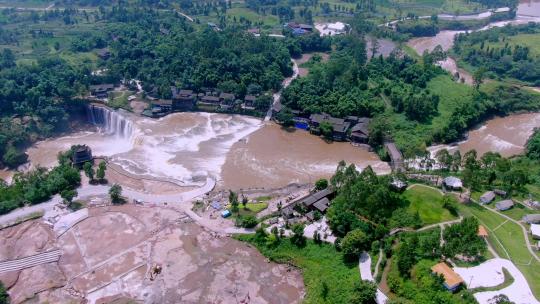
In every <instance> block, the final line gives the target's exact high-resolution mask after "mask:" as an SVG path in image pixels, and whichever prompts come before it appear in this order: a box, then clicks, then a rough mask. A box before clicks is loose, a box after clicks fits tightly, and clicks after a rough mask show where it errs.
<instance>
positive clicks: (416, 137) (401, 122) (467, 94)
mask: <svg viewBox="0 0 540 304" xmlns="http://www.w3.org/2000/svg"><path fill="white" fill-rule="evenodd" d="M427 87H428V89H429V90H430V91H431V92H432V93H433V94H436V95H439V97H440V100H439V106H438V112H439V113H438V115H437V116H435V117H434V118H433V119H432V120H431V121H427V122H423V123H418V122H415V121H411V120H409V119H407V117H406V116H405V115H404V114H397V113H392V114H391V118H390V122H391V124H392V127H393V129H394V130H393V136H394V140H395V141H396V143H397V144H398V146H399V147H400V148H401V149H402V152H403V153H404V155H405V156H406V157H412V156H414V155H415V154H416V153H419V152H423V151H425V141H429V140H431V136H432V134H434V133H436V132H438V131H437V130H441V129H443V128H444V127H445V126H446V125H447V124H448V120H449V119H450V116H451V115H452V111H453V110H454V109H455V108H456V107H457V106H458V105H459V104H462V103H463V102H467V101H470V100H471V99H472V96H473V88H472V87H470V86H468V85H466V84H462V83H457V82H455V81H454V80H453V79H452V77H450V75H448V74H442V75H439V76H437V77H435V78H433V79H432V80H431V81H429V82H428V85H427ZM428 144H429V143H428Z"/></svg>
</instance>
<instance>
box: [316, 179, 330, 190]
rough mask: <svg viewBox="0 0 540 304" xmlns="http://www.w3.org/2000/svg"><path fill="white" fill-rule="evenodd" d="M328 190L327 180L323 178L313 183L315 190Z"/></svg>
mask: <svg viewBox="0 0 540 304" xmlns="http://www.w3.org/2000/svg"><path fill="white" fill-rule="evenodd" d="M326 188H328V180H327V179H325V178H321V179H319V180H318V181H316V182H315V189H317V190H324V189H326Z"/></svg>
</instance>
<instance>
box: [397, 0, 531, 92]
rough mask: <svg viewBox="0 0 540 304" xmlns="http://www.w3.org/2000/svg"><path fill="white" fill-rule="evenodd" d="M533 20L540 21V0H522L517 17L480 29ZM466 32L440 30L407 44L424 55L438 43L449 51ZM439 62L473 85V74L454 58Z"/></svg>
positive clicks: (444, 67) (453, 73)
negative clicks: (455, 40) (461, 34)
mask: <svg viewBox="0 0 540 304" xmlns="http://www.w3.org/2000/svg"><path fill="white" fill-rule="evenodd" d="M531 21H534V22H540V0H522V1H520V3H519V5H518V9H517V12H516V18H515V19H513V20H505V21H498V22H492V23H490V24H488V25H486V26H485V27H483V28H481V29H479V30H480V31H483V30H487V29H490V28H493V27H502V26H505V25H508V24H512V25H518V24H526V23H528V22H531ZM464 32H465V31H440V32H439V33H437V35H435V36H433V37H419V38H414V39H411V40H409V41H408V42H407V45H408V46H410V47H411V48H413V49H414V50H416V52H417V53H418V54H420V55H422V54H423V53H424V51H426V50H427V51H429V52H431V51H433V49H434V48H435V47H436V46H437V45H440V46H441V47H442V49H443V50H444V51H448V50H449V49H451V48H452V46H453V45H454V37H455V36H456V35H457V34H460V33H464ZM438 64H439V65H440V66H441V67H442V68H443V69H445V70H447V71H448V72H450V73H451V74H452V75H456V73H459V75H460V79H461V80H462V81H463V82H465V83H467V84H471V85H472V76H471V74H470V73H469V72H468V71H466V70H464V69H462V68H460V67H458V65H457V63H456V61H455V59H454V58H452V57H447V58H446V59H445V60H444V61H441V62H439V63H438Z"/></svg>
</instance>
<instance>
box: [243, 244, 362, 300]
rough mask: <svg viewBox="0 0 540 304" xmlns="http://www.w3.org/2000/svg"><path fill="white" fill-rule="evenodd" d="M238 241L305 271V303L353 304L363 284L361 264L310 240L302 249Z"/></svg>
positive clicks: (332, 248)
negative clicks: (349, 262) (354, 295)
mask: <svg viewBox="0 0 540 304" xmlns="http://www.w3.org/2000/svg"><path fill="white" fill-rule="evenodd" d="M236 238H238V239H239V240H242V241H245V242H248V243H250V244H252V245H254V246H255V247H257V249H258V250H259V251H260V252H261V253H262V254H263V255H264V256H266V257H268V258H269V259H270V260H271V261H274V262H277V263H283V264H290V265H293V266H296V267H298V268H300V269H302V274H303V276H304V284H305V286H306V292H307V294H306V298H305V302H304V303H336V304H338V303H343V304H345V303H350V299H351V298H352V296H353V294H354V287H355V283H357V282H358V281H360V273H359V271H358V262H357V261H355V263H351V264H345V263H344V262H343V261H344V259H343V254H342V253H341V252H338V251H336V249H335V248H334V246H331V245H328V244H320V245H319V244H315V243H314V242H312V241H309V240H308V241H307V242H306V245H305V246H304V247H298V246H296V245H294V244H292V243H291V241H290V240H289V239H283V240H281V242H280V243H279V244H278V245H277V246H275V247H267V246H265V245H263V244H261V243H259V242H257V240H256V237H255V236H252V235H241V236H236Z"/></svg>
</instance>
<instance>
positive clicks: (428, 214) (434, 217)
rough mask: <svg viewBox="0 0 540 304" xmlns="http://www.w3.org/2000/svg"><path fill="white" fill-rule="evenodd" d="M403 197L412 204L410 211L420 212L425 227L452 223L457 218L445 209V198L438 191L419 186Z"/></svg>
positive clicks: (406, 192)
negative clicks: (446, 222)
mask: <svg viewBox="0 0 540 304" xmlns="http://www.w3.org/2000/svg"><path fill="white" fill-rule="evenodd" d="M403 196H404V197H405V198H406V199H407V200H408V201H409V202H410V203H411V204H410V205H409V208H408V209H409V211H411V212H418V214H419V215H420V219H422V222H423V223H424V225H429V224H435V223H439V222H445V221H450V220H453V219H455V218H456V217H455V216H453V215H452V214H450V212H449V211H448V210H446V209H444V208H443V196H442V194H441V193H440V192H439V191H437V190H434V189H431V188H428V187H424V186H422V185H417V186H414V187H413V188H410V189H408V190H406V191H405V192H404V193H403Z"/></svg>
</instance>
